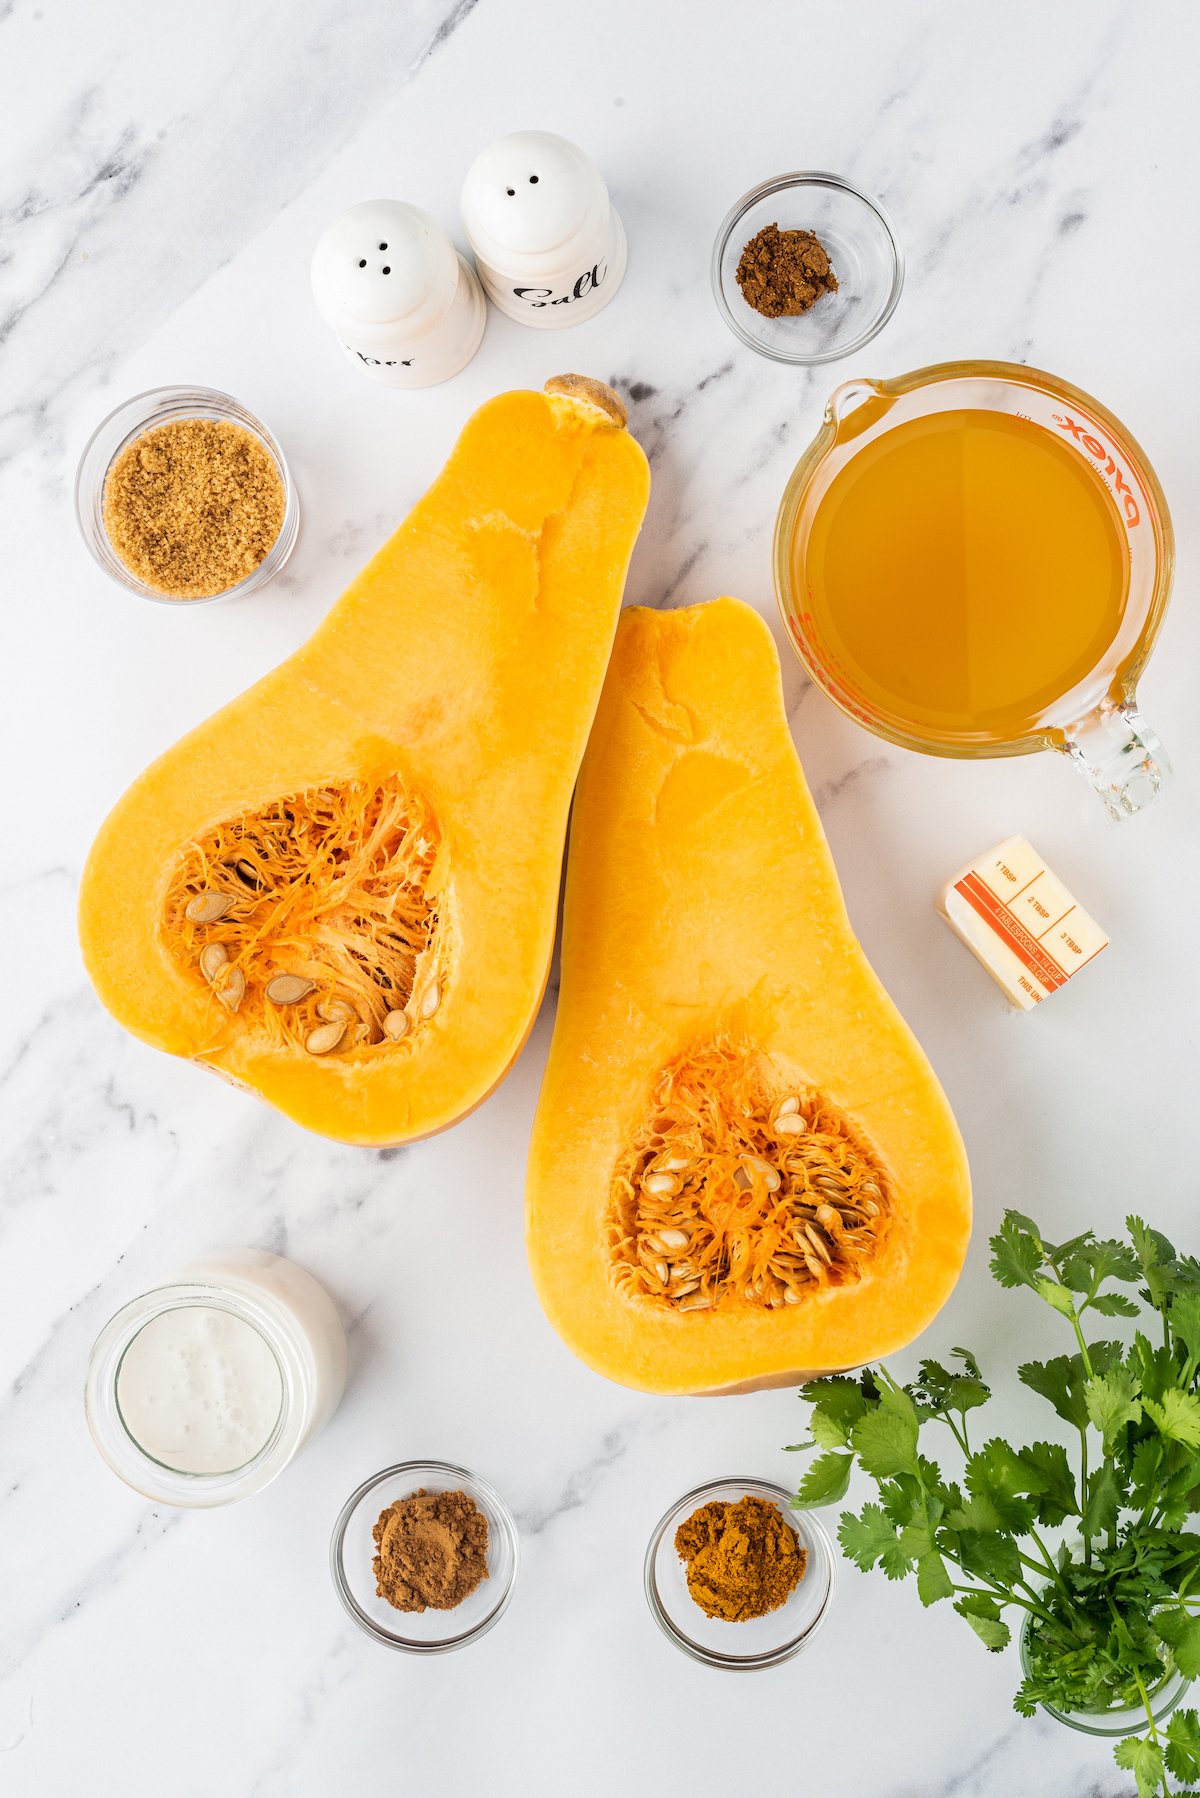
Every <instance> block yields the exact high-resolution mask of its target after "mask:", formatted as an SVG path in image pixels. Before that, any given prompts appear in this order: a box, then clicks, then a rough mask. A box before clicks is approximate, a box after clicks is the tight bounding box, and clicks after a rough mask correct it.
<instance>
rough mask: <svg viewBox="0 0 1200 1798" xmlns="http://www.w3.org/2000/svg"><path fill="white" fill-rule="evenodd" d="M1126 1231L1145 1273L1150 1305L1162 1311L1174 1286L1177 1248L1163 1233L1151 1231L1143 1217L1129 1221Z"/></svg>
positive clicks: (1126, 1222)
mask: <svg viewBox="0 0 1200 1798" xmlns="http://www.w3.org/2000/svg"><path fill="white" fill-rule="evenodd" d="M1125 1228H1126V1229H1127V1230H1128V1232H1129V1240H1130V1242H1132V1244H1133V1252H1134V1254H1135V1255H1136V1256H1137V1260H1138V1265H1139V1267H1140V1268H1141V1270H1142V1278H1143V1279H1144V1280H1145V1282H1146V1293H1147V1296H1148V1297H1149V1300H1150V1303H1151V1304H1152V1305H1153V1306H1155V1308H1156V1309H1161V1307H1162V1305H1163V1303H1164V1302H1165V1300H1166V1299H1167V1298H1168V1297H1169V1296H1170V1293H1171V1290H1172V1286H1173V1280H1172V1268H1173V1265H1174V1261H1175V1249H1174V1246H1173V1244H1171V1243H1170V1242H1168V1240H1167V1238H1166V1237H1165V1236H1164V1235H1163V1234H1162V1233H1161V1231H1159V1230H1151V1229H1150V1227H1149V1225H1147V1224H1144V1223H1143V1222H1142V1220H1141V1218H1140V1217H1127V1218H1126V1219H1125Z"/></svg>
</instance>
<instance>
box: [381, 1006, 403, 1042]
mask: <svg viewBox="0 0 1200 1798" xmlns="http://www.w3.org/2000/svg"><path fill="white" fill-rule="evenodd" d="M408 1030H409V1017H408V1013H407V1012H406V1011H389V1012H388V1014H387V1017H386V1018H384V1020H383V1031H384V1035H385V1036H390V1037H391V1039H392V1041H393V1042H394V1043H398V1042H399V1041H400V1039H401V1037H402V1036H407V1035H408Z"/></svg>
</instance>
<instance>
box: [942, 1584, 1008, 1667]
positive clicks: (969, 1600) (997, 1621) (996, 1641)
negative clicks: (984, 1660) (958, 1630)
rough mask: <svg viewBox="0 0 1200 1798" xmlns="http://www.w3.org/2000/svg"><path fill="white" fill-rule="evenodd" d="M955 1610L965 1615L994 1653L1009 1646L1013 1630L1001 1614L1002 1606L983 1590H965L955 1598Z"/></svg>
mask: <svg viewBox="0 0 1200 1798" xmlns="http://www.w3.org/2000/svg"><path fill="white" fill-rule="evenodd" d="M954 1608H955V1610H956V1611H957V1612H958V1614H959V1616H960V1617H965V1618H966V1620H967V1622H968V1623H969V1624H970V1625H971V1628H972V1629H973V1630H974V1631H975V1634H976V1635H977V1636H978V1637H979V1640H980V1641H981V1642H982V1643H983V1645H984V1647H985V1648H987V1649H989V1650H990V1651H991V1652H992V1653H993V1654H997V1653H998V1652H999V1650H1000V1649H1002V1648H1007V1647H1008V1644H1009V1639H1010V1637H1011V1635H1012V1631H1011V1630H1010V1629H1009V1627H1008V1625H1007V1623H1005V1621H1004V1619H1003V1618H1002V1617H1001V1615H1000V1606H999V1605H998V1604H997V1603H996V1601H995V1599H994V1598H988V1597H987V1596H986V1595H985V1594H984V1593H983V1592H965V1593H964V1594H963V1596H962V1597H961V1598H959V1599H956V1600H955V1604H954Z"/></svg>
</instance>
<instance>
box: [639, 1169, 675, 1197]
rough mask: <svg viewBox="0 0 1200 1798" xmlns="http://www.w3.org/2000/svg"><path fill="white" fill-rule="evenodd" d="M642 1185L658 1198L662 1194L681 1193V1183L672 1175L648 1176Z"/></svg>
mask: <svg viewBox="0 0 1200 1798" xmlns="http://www.w3.org/2000/svg"><path fill="white" fill-rule="evenodd" d="M642 1185H643V1186H644V1187H645V1189H646V1191H647V1192H652V1193H654V1194H655V1196H656V1197H657V1196H658V1195H659V1194H661V1193H667V1192H678V1191H679V1182H678V1180H676V1179H675V1177H674V1175H672V1174H647V1175H646V1177H645V1179H644V1180H643V1181H642Z"/></svg>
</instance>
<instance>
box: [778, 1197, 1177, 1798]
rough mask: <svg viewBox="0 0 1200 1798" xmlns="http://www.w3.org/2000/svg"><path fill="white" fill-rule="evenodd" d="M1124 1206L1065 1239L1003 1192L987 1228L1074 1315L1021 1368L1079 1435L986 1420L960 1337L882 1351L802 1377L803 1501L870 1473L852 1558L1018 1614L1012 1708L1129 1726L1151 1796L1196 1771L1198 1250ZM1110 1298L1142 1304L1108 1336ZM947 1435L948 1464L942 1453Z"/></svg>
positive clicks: (827, 1495)
mask: <svg viewBox="0 0 1200 1798" xmlns="http://www.w3.org/2000/svg"><path fill="white" fill-rule="evenodd" d="M1126 1228H1127V1231H1128V1238H1127V1240H1106V1239H1101V1238H1098V1237H1097V1236H1096V1235H1095V1234H1094V1233H1093V1232H1092V1231H1090V1230H1089V1231H1085V1232H1084V1233H1083V1234H1082V1235H1081V1236H1075V1237H1072V1238H1071V1240H1070V1241H1069V1242H1063V1243H1058V1244H1055V1243H1052V1242H1049V1241H1047V1240H1046V1238H1045V1237H1044V1236H1043V1235H1042V1232H1041V1230H1040V1229H1039V1228H1038V1226H1037V1225H1036V1224H1035V1223H1034V1222H1033V1221H1032V1220H1031V1219H1030V1218H1028V1217H1025V1216H1023V1215H1022V1214H1021V1213H1020V1212H1017V1211H1009V1212H1007V1213H1006V1214H1005V1217H1004V1222H1003V1225H1002V1226H1001V1228H1000V1230H999V1232H998V1233H997V1234H996V1235H995V1236H993V1237H992V1239H991V1248H992V1273H993V1274H994V1275H995V1277H996V1279H997V1280H998V1281H999V1282H1000V1284H1001V1285H1002V1286H1006V1287H1012V1288H1020V1287H1025V1288H1028V1289H1029V1290H1030V1291H1032V1292H1033V1293H1035V1294H1036V1295H1037V1296H1038V1297H1039V1298H1040V1299H1042V1300H1043V1301H1044V1302H1045V1303H1046V1304H1048V1305H1049V1306H1050V1307H1051V1308H1052V1309H1053V1310H1054V1311H1056V1312H1058V1313H1059V1314H1060V1316H1061V1317H1062V1318H1063V1321H1064V1324H1065V1326H1066V1327H1067V1328H1069V1330H1070V1332H1071V1336H1072V1339H1073V1341H1072V1352H1071V1353H1069V1354H1062V1355H1057V1356H1055V1357H1054V1358H1053V1359H1051V1360H1048V1361H1030V1362H1026V1363H1025V1364H1024V1365H1023V1366H1021V1367H1019V1368H1018V1369H1017V1377H1018V1379H1019V1380H1020V1382H1021V1383H1022V1384H1023V1385H1024V1386H1026V1387H1027V1388H1028V1389H1029V1390H1030V1391H1031V1392H1033V1393H1036V1394H1037V1395H1038V1396H1039V1397H1040V1398H1042V1399H1044V1400H1045V1401H1046V1402H1047V1403H1048V1404H1049V1405H1050V1406H1051V1408H1052V1409H1053V1411H1054V1413H1055V1415H1056V1417H1057V1418H1058V1419H1059V1424H1058V1425H1057V1426H1051V1430H1052V1433H1053V1434H1054V1435H1055V1436H1065V1437H1066V1439H1067V1441H1069V1442H1070V1444H1071V1447H1070V1451H1068V1448H1067V1447H1066V1446H1065V1445H1064V1442H1062V1441H1058V1440H1054V1441H1049V1440H1047V1441H1038V1442H1034V1443H1032V1444H1031V1445H1030V1446H1028V1447H1025V1448H1015V1447H1013V1446H1011V1445H1010V1444H1009V1443H1008V1442H1006V1441H1004V1440H1003V1439H1002V1438H1000V1437H998V1436H997V1437H992V1438H991V1439H990V1440H983V1441H980V1440H979V1431H978V1424H979V1419H978V1418H977V1417H976V1416H975V1415H974V1414H975V1413H976V1412H978V1411H979V1410H980V1409H981V1408H982V1407H983V1406H984V1405H986V1403H987V1401H988V1399H989V1398H990V1396H991V1393H990V1389H989V1387H988V1386H987V1384H985V1382H984V1379H983V1376H982V1373H981V1371H980V1366H979V1363H978V1361H977V1360H976V1358H975V1356H974V1355H973V1354H972V1353H971V1352H970V1351H969V1350H967V1349H961V1348H959V1349H954V1350H953V1351H952V1353H951V1357H950V1361H949V1364H948V1365H943V1364H942V1363H941V1362H938V1361H922V1363H921V1366H920V1372H919V1375H918V1377H917V1379H916V1380H914V1381H912V1382H911V1383H909V1384H907V1385H902V1384H900V1383H899V1382H898V1381H897V1380H895V1379H894V1378H893V1377H892V1375H891V1374H889V1372H888V1371H887V1369H886V1368H885V1367H882V1366H880V1367H876V1368H868V1369H867V1370H866V1371H864V1372H863V1374H862V1375H861V1376H860V1377H859V1378H858V1379H852V1378H849V1377H837V1378H833V1379H825V1380H817V1381H814V1382H813V1383H811V1384H810V1385H808V1386H806V1387H804V1389H803V1391H802V1393H801V1397H802V1398H804V1399H806V1400H807V1401H808V1403H809V1404H810V1405H811V1407H812V1409H811V1436H810V1437H809V1439H808V1440H807V1441H805V1442H801V1443H796V1444H795V1445H794V1446H795V1447H796V1448H797V1449H802V1450H813V1449H815V1450H817V1451H818V1452H817V1454H816V1457H815V1459H814V1460H812V1461H811V1462H810V1463H809V1465H808V1468H807V1470H806V1472H805V1474H804V1477H803V1479H802V1481H801V1483H800V1489H799V1492H798V1493H797V1495H796V1497H795V1499H794V1500H793V1504H794V1505H795V1506H796V1507H797V1508H798V1509H807V1508H811V1507H816V1506H820V1505H827V1504H833V1503H836V1502H837V1501H839V1500H840V1499H842V1498H843V1497H844V1496H845V1494H846V1492H847V1490H848V1488H849V1484H850V1476H851V1474H852V1472H853V1471H854V1469H855V1467H856V1466H857V1467H858V1468H860V1469H861V1470H862V1472H864V1473H866V1474H868V1475H869V1476H870V1477H871V1479H872V1480H873V1481H874V1482H875V1486H876V1488H877V1498H875V1499H873V1500H872V1501H871V1502H869V1503H867V1504H864V1505H863V1506H862V1507H861V1509H860V1510H858V1511H844V1512H843V1513H842V1517H841V1523H840V1528H839V1531H838V1536H839V1540H840V1542H841V1545H842V1549H843V1552H844V1553H845V1554H846V1555H847V1556H848V1558H849V1559H850V1560H852V1561H854V1562H855V1563H856V1565H857V1566H859V1567H860V1568H862V1569H863V1571H864V1572H866V1571H869V1570H870V1569H872V1568H875V1567H878V1568H881V1569H882V1571H883V1573H884V1574H885V1576H886V1577H887V1578H888V1579H893V1580H895V1579H903V1578H905V1577H907V1576H909V1575H912V1576H914V1577H915V1579H916V1583H917V1593H918V1596H919V1597H920V1599H921V1602H922V1603H923V1604H925V1605H932V1604H937V1603H939V1602H940V1601H942V1600H944V1599H950V1600H951V1601H952V1602H953V1605H954V1609H955V1610H956V1611H957V1612H958V1613H959V1615H960V1616H961V1617H963V1618H964V1619H965V1621H966V1622H967V1623H968V1624H969V1625H970V1626H971V1628H972V1629H973V1630H974V1631H975V1633H976V1635H977V1636H979V1638H980V1639H981V1641H982V1642H983V1644H984V1646H985V1647H986V1648H988V1649H991V1650H992V1651H999V1650H1000V1649H1002V1648H1004V1647H1005V1646H1006V1645H1007V1644H1008V1642H1009V1641H1010V1639H1011V1635H1012V1629H1013V1625H1014V1624H1016V1625H1017V1626H1018V1628H1019V1634H1020V1651H1021V1661H1022V1669H1023V1675H1024V1677H1023V1678H1022V1680H1021V1684H1020V1685H1019V1687H1018V1689H1017V1693H1016V1697H1015V1699H1014V1703H1015V1706H1016V1708H1017V1710H1018V1711H1020V1712H1021V1713H1022V1714H1023V1715H1025V1716H1032V1715H1033V1714H1034V1712H1035V1711H1036V1710H1037V1708H1038V1707H1039V1706H1041V1707H1042V1708H1043V1709H1044V1710H1046V1711H1048V1712H1049V1713H1050V1715H1052V1716H1054V1717H1056V1718H1058V1719H1059V1720H1060V1721H1061V1722H1064V1723H1067V1724H1070V1725H1071V1726H1072V1727H1074V1728H1076V1729H1081V1730H1085V1731H1087V1732H1089V1733H1091V1734H1095V1735H1110V1736H1114V1737H1117V1738H1118V1740H1117V1742H1116V1747H1115V1751H1114V1752H1115V1756H1116V1760H1117V1764H1118V1765H1119V1766H1120V1767H1122V1768H1124V1769H1126V1770H1127V1771H1128V1772H1130V1773H1132V1774H1133V1776H1134V1778H1135V1781H1136V1785H1137V1791H1138V1794H1139V1798H1152V1795H1154V1794H1172V1793H1174V1794H1176V1795H1177V1798H1178V1795H1180V1794H1184V1793H1193V1794H1194V1793H1198V1792H1200V1719H1198V1718H1197V1714H1196V1712H1195V1710H1178V1709H1177V1708H1176V1707H1177V1705H1178V1703H1179V1700H1180V1698H1181V1697H1182V1695H1183V1692H1184V1689H1185V1687H1186V1686H1187V1684H1188V1682H1189V1681H1190V1680H1192V1679H1194V1678H1195V1677H1196V1675H1197V1674H1200V1535H1198V1534H1196V1533H1194V1532H1193V1530H1192V1529H1191V1528H1189V1523H1190V1521H1191V1519H1192V1518H1193V1517H1194V1516H1195V1515H1196V1514H1197V1513H1198V1512H1200V1379H1198V1372H1200V1261H1197V1260H1196V1259H1195V1258H1193V1257H1191V1256H1183V1255H1179V1254H1177V1253H1176V1251H1175V1249H1174V1248H1173V1247H1172V1245H1171V1243H1170V1242H1168V1240H1167V1238H1166V1237H1165V1236H1163V1235H1162V1234H1161V1233H1160V1232H1159V1231H1157V1230H1152V1229H1150V1228H1148V1227H1147V1225H1145V1224H1144V1223H1143V1222H1142V1221H1141V1220H1140V1219H1139V1218H1136V1217H1131V1218H1129V1219H1127V1221H1126ZM1135 1295H1136V1296H1135ZM1098 1318H1105V1319H1107V1318H1128V1319H1131V1320H1136V1324H1137V1327H1136V1329H1135V1330H1134V1331H1133V1332H1132V1340H1131V1341H1128V1342H1125V1341H1114V1340H1110V1339H1108V1338H1107V1337H1105V1338H1103V1339H1097V1338H1095V1337H1094V1336H1093V1334H1092V1324H1093V1322H1094V1320H1095V1319H1098ZM951 1437H952V1438H953V1443H954V1451H955V1455H956V1459H958V1460H960V1461H961V1471H960V1472H959V1473H957V1474H956V1475H955V1474H951V1473H950V1472H947V1471H946V1470H945V1469H944V1468H943V1466H942V1464H941V1462H940V1461H939V1460H938V1459H937V1458H935V1456H936V1454H937V1450H938V1448H939V1447H940V1446H941V1445H942V1444H943V1443H944V1444H946V1445H947V1446H949V1439H950V1438H951ZM1010 1620H1011V1621H1010Z"/></svg>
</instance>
